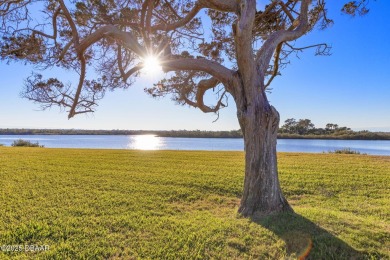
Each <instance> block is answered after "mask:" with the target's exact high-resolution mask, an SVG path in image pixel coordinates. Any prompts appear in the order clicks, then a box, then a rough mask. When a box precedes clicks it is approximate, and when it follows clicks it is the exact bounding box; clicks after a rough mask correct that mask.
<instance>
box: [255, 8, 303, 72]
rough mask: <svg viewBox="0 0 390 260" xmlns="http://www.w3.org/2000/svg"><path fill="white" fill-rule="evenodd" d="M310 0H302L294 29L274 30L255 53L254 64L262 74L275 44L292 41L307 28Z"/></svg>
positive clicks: (265, 69)
mask: <svg viewBox="0 0 390 260" xmlns="http://www.w3.org/2000/svg"><path fill="white" fill-rule="evenodd" d="M310 3H311V0H302V3H301V9H300V15H299V19H298V20H297V22H298V24H299V25H298V26H297V27H296V29H295V30H292V31H288V30H280V31H276V32H274V33H273V34H271V35H270V36H269V38H268V39H267V40H266V41H265V42H264V45H263V46H262V47H261V48H260V50H259V51H258V52H257V55H256V65H257V68H258V71H259V73H260V74H261V75H264V74H265V72H266V71H267V69H268V66H269V63H270V60H271V58H272V55H273V53H274V51H275V49H276V48H277V46H278V45H279V44H280V43H282V42H286V41H293V40H296V39H298V38H299V37H301V36H302V35H303V34H305V33H306V32H307V30H308V29H309V23H308V9H309V4H310Z"/></svg>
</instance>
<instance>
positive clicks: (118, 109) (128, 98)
mask: <svg viewBox="0 0 390 260" xmlns="http://www.w3.org/2000/svg"><path fill="white" fill-rule="evenodd" d="M328 2H329V3H330V5H329V6H328V9H329V16H330V17H331V18H332V19H334V21H335V24H334V25H333V26H332V27H331V28H329V29H327V30H325V31H314V32H313V33H311V34H309V35H307V36H305V37H304V38H303V39H301V40H300V41H299V42H298V43H297V46H298V45H305V44H313V43H321V42H326V43H329V44H331V45H332V55H331V56H327V57H316V56H314V51H312V50H308V51H307V52H305V53H302V54H301V55H300V57H299V59H298V58H295V59H293V60H292V61H291V65H290V66H288V67H287V68H286V69H285V70H283V71H282V76H281V77H278V78H277V79H275V81H274V82H273V85H272V86H271V88H272V93H271V94H269V100H270V102H271V104H272V105H274V106H275V107H276V108H277V110H278V111H279V113H280V115H281V122H283V121H284V120H285V119H287V118H296V119H300V118H309V119H311V120H312V122H313V123H314V124H315V125H316V126H317V127H324V126H325V124H326V123H336V124H339V125H340V126H348V127H351V128H353V129H356V130H361V129H369V130H381V131H390V63H389V62H390V1H385V0H378V1H371V5H370V9H371V10H370V13H369V14H368V15H366V16H364V17H356V18H351V17H349V16H346V15H342V14H341V13H340V8H341V6H342V4H341V3H340V1H328ZM337 2H338V3H337ZM31 70H32V68H31V67H29V66H25V65H23V64H15V63H12V64H10V65H6V64H5V62H2V63H1V62H0V128H77V129H134V130H135V129H145V130H148V129H150V130H165V129H166V130H170V129H176V130H178V129H188V130H193V129H200V130H233V129H238V128H239V125H238V123H237V119H236V115H235V113H236V111H235V105H234V102H233V100H230V102H229V105H230V106H229V107H228V108H226V109H224V110H222V111H221V113H220V117H219V120H218V121H217V122H215V123H213V121H214V120H215V119H216V116H215V115H213V114H204V113H202V112H201V111H199V110H196V109H193V108H189V107H182V106H177V105H175V104H174V103H173V102H172V101H171V100H170V99H169V98H165V99H159V100H156V99H152V98H151V97H149V96H147V95H146V94H145V93H144V92H143V88H144V87H146V86H148V85H149V84H152V83H153V79H150V78H143V79H140V80H138V81H137V82H136V83H135V84H134V85H133V86H132V87H131V88H130V89H128V90H125V91H123V90H119V91H116V92H110V93H108V94H107V95H106V97H105V99H104V100H102V101H101V103H100V106H99V107H98V109H97V111H96V112H95V113H94V114H89V115H79V116H76V117H75V118H73V119H70V120H68V119H67V114H66V113H63V112H61V111H59V109H58V108H52V109H51V110H45V111H40V110H39V106H38V105H36V104H33V103H31V102H29V101H28V100H25V99H21V98H20V97H19V93H20V91H21V89H22V86H23V81H24V79H25V78H26V77H28V76H29V75H30V73H31ZM49 73H50V74H56V73H59V72H58V71H51V72H49ZM62 76H63V77H66V75H65V74H62Z"/></svg>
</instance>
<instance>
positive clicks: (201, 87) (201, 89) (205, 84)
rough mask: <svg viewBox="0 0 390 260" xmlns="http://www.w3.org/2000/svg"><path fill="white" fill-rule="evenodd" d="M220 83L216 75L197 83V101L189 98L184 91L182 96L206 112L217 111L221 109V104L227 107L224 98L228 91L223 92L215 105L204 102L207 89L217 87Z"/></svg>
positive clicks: (188, 102) (190, 103)
mask: <svg viewBox="0 0 390 260" xmlns="http://www.w3.org/2000/svg"><path fill="white" fill-rule="evenodd" d="M219 83H220V81H219V80H218V79H216V78H214V77H212V78H210V79H204V80H201V81H200V82H199V83H198V84H197V91H196V96H195V101H192V100H190V99H189V98H187V97H186V95H185V94H184V93H182V95H181V98H182V99H183V100H184V102H185V103H186V104H188V105H190V106H192V107H195V108H199V109H200V110H201V111H202V112H204V113H216V112H218V111H219V110H220V109H221V106H222V107H225V104H223V102H222V101H223V98H224V97H225V94H226V91H224V92H223V93H222V95H221V96H220V98H219V100H218V102H217V104H216V105H215V106H214V107H210V106H207V105H205V104H204V95H205V93H206V91H207V90H209V89H212V88H215V87H216V86H217V85H218V84H219Z"/></svg>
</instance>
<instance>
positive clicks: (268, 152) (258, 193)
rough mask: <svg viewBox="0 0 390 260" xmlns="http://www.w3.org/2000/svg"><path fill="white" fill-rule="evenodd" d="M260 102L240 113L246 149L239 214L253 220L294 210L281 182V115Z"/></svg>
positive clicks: (239, 118)
mask: <svg viewBox="0 0 390 260" xmlns="http://www.w3.org/2000/svg"><path fill="white" fill-rule="evenodd" d="M261 103H262V104H261ZM261 103H260V104H259V103H257V105H256V106H253V107H252V109H246V111H238V113H237V116H238V120H239V122H240V125H241V129H242V132H243V136H244V147H245V180H244V193H243V196H242V199H241V204H240V208H239V213H240V214H242V215H243V216H251V217H261V216H265V215H270V214H273V213H278V212H283V211H293V210H292V208H291V207H290V205H289V204H288V202H287V200H286V199H285V198H284V196H283V194H282V190H281V188H280V184H279V179H278V170H277V155H276V142H277V130H278V127H279V113H278V112H277V110H276V109H275V108H274V107H272V106H270V105H269V103H268V101H267V100H265V102H261Z"/></svg>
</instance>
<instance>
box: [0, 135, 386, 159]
mask: <svg viewBox="0 0 390 260" xmlns="http://www.w3.org/2000/svg"><path fill="white" fill-rule="evenodd" d="M17 139H24V140H29V141H31V142H34V143H35V142H39V144H40V145H44V146H45V147H48V148H99V149H141V150H209V151H243V150H244V144H243V140H242V139H239V138H174V137H157V136H153V135H128V136H125V135H0V144H3V145H6V146H10V145H11V144H12V142H13V141H14V140H17ZM343 148H351V149H352V150H355V151H359V152H361V153H367V154H373V155H389V156H390V140H386V141H370V140H316V139H314V140H311V139H305V140H302V139H279V140H278V147H277V150H278V151H279V152H305V153H322V152H329V151H334V150H336V149H343Z"/></svg>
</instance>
